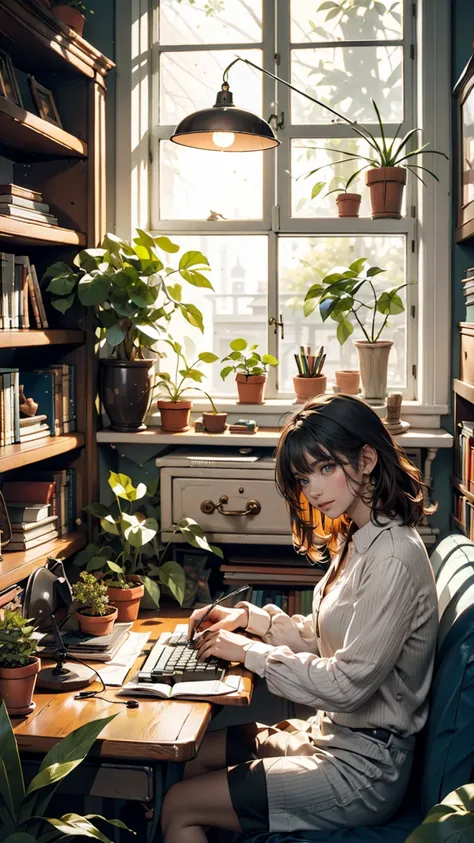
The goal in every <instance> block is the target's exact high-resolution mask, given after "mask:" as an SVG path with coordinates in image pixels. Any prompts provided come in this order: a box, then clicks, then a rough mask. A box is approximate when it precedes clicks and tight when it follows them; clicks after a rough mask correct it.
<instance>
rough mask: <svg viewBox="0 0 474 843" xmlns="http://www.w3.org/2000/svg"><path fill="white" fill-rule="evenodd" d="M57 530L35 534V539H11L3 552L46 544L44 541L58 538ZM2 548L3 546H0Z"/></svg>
mask: <svg viewBox="0 0 474 843" xmlns="http://www.w3.org/2000/svg"><path fill="white" fill-rule="evenodd" d="M58 535H59V533H58V531H57V530H50V531H49V532H48V533H45V534H44V535H43V536H37V538H36V539H28V540H26V541H11V542H9V543H8V545H7V546H6V547H5V553H6V552H7V551H13V552H14V551H16V550H32V549H33V548H34V547H38V545H40V544H46V542H51V541H53V540H54V539H57V538H58ZM2 550H3V548H2Z"/></svg>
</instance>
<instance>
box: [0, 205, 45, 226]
mask: <svg viewBox="0 0 474 843" xmlns="http://www.w3.org/2000/svg"><path fill="white" fill-rule="evenodd" d="M0 215H1V216H4V217H14V218H15V219H20V220H25V221H28V222H39V223H44V224H45V225H58V218H57V217H55V216H53V214H43V213H41V212H40V211H32V210H31V209H30V208H19V207H18V205H2V204H1V202H0Z"/></svg>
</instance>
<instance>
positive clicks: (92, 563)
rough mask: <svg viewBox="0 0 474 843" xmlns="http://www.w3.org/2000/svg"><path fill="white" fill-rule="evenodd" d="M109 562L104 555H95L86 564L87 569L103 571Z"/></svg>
mask: <svg viewBox="0 0 474 843" xmlns="http://www.w3.org/2000/svg"><path fill="white" fill-rule="evenodd" d="M106 564H107V562H106V559H105V557H104V556H93V557H92V559H89V561H88V563H87V565H86V571H89V573H90V572H91V571H101V570H103V569H104V568H105V566H106Z"/></svg>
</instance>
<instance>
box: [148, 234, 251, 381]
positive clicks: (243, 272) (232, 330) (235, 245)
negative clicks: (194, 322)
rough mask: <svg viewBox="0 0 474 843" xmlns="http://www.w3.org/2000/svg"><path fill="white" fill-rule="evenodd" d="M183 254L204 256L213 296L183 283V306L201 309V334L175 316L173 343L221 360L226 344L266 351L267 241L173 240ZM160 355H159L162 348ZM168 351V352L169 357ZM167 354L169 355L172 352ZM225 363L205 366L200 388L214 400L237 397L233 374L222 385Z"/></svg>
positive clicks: (235, 237)
mask: <svg viewBox="0 0 474 843" xmlns="http://www.w3.org/2000/svg"><path fill="white" fill-rule="evenodd" d="M172 240H173V242H176V243H179V245H180V247H181V249H182V251H187V250H188V249H195V250H198V251H200V252H202V254H203V255H205V257H207V259H208V261H209V264H210V267H211V271H210V272H209V273H208V277H209V280H210V281H211V283H212V286H213V287H214V291H212V290H208V289H205V288H200V287H199V288H198V287H193V286H191V285H190V284H186V283H185V282H184V281H183V282H182V284H183V301H186V302H189V303H193V304H195V305H196V306H197V307H199V309H200V311H201V312H202V314H203V316H204V334H201V332H200V331H198V330H197V329H196V328H192V327H191V326H190V325H189V324H188V323H187V322H186V321H185V320H184V319H183V318H182V317H181V316H180V315H178V316H175V317H173V320H172V322H171V327H170V332H171V333H172V335H173V339H174V340H178V342H184V337H190V338H191V340H192V341H193V343H194V344H195V346H196V349H197V353H199V352H201V351H213V352H214V354H217V355H219V360H220V359H221V358H222V357H225V356H226V355H227V354H228V352H229V350H230V349H229V343H230V342H231V340H234V339H236V338H237V337H243V338H244V339H246V340H247V341H248V343H249V345H252V344H253V343H258V344H259V349H258V351H259V352H260V353H261V354H264V353H265V352H266V351H267V348H266V343H267V330H268V327H267V325H268V316H267V312H268V311H267V289H268V258H267V238H266V237H265V236H261V235H255V236H250V235H245V236H239V235H232V236H224V235H202V236H194V235H193V236H184V237H182V236H181V235H172ZM160 350H163V349H162V348H161V349H160ZM168 351H170V350H169V349H168V350H167V352H166V353H167V354H168ZM170 354H171V352H170ZM170 365H173V359H172V358H170V359H166V360H163V361H162V362H161V369H162V370H164V371H169V372H171V371H173V370H171V369H169V366H170ZM224 365H225V364H222V366H221V365H220V363H213V364H212V365H203V366H202V371H203V372H205V374H206V380H205V381H203V384H202V387H203V389H205V390H206V391H207V392H211V394H212V395H213V396H214V395H231V394H232V395H236V386H235V379H234V377H233V375H232V374H230V375H229V376H228V378H227V379H226V380H225V381H223V380H222V378H221V377H220V371H221V369H222V368H223V367H224Z"/></svg>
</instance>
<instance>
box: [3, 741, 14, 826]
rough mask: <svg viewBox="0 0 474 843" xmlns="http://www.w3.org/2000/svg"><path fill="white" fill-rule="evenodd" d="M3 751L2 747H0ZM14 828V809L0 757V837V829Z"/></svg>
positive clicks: (8, 783) (5, 772)
mask: <svg viewBox="0 0 474 843" xmlns="http://www.w3.org/2000/svg"><path fill="white" fill-rule="evenodd" d="M2 751H3V748H2ZM15 828H16V809H15V807H14V806H13V798H12V792H11V788H10V782H9V781H8V775H7V771H6V767H5V764H4V762H3V761H2V759H1V758H0V838H1V833H2V832H1V830H3V831H4V832H5V833H6V834H11V833H12V832H13V831H15Z"/></svg>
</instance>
